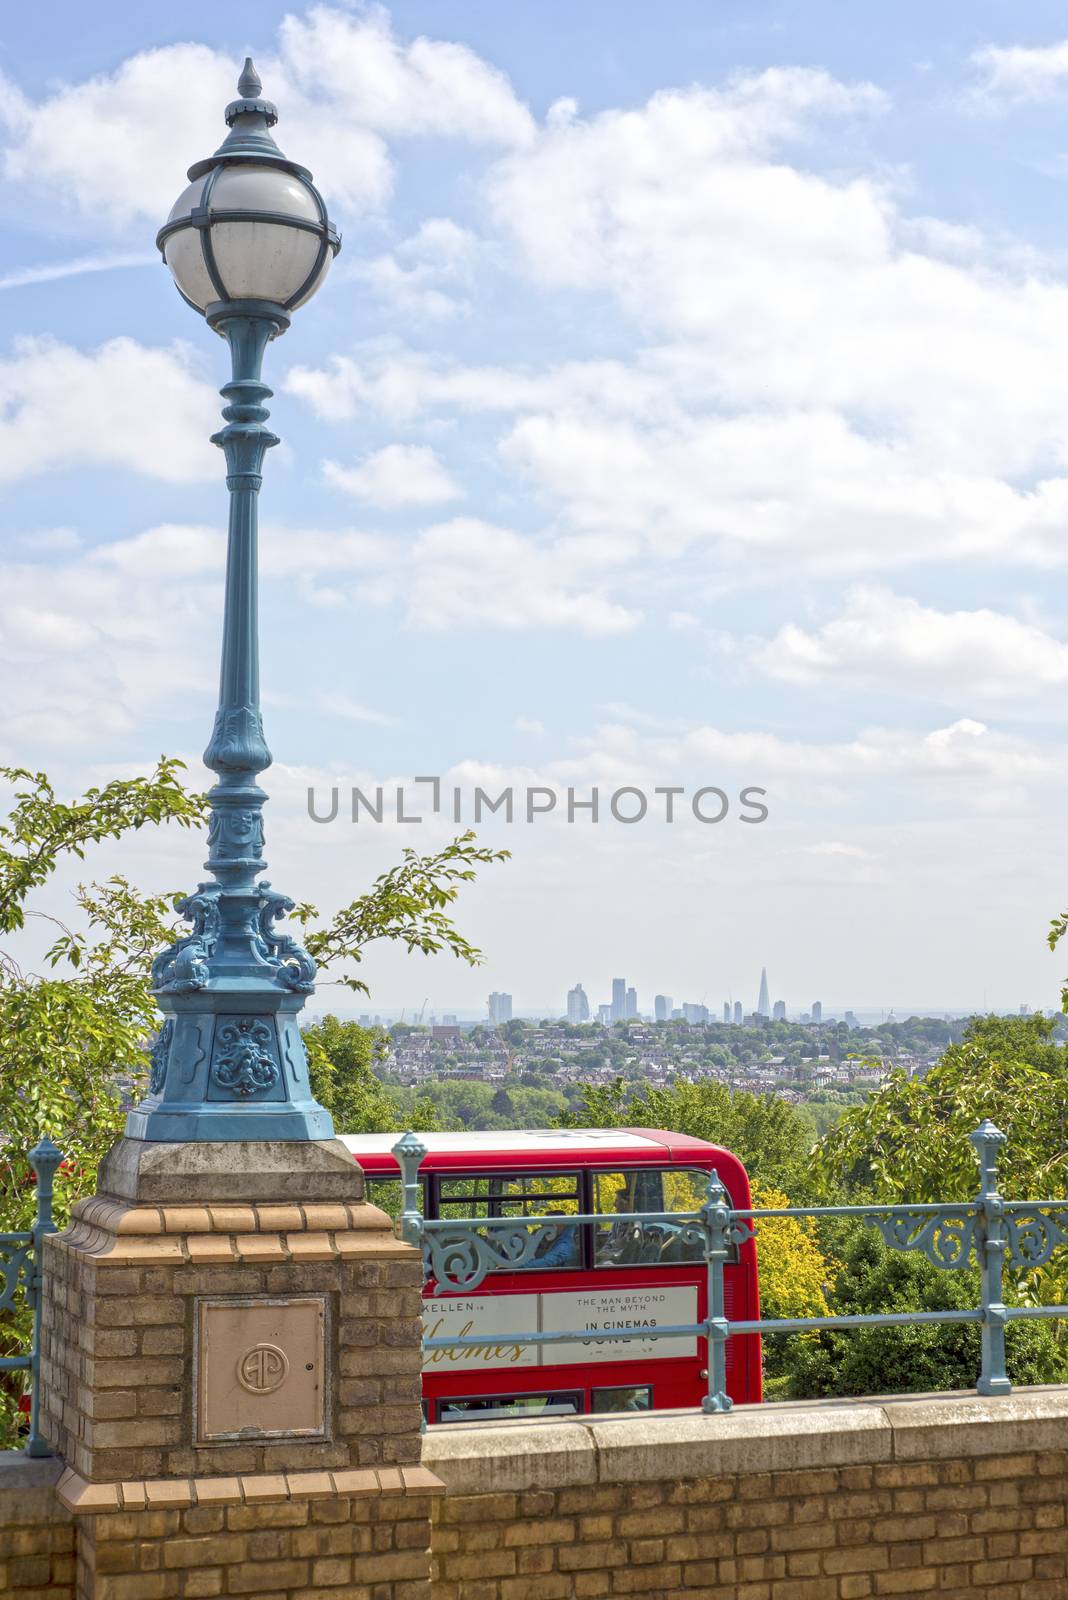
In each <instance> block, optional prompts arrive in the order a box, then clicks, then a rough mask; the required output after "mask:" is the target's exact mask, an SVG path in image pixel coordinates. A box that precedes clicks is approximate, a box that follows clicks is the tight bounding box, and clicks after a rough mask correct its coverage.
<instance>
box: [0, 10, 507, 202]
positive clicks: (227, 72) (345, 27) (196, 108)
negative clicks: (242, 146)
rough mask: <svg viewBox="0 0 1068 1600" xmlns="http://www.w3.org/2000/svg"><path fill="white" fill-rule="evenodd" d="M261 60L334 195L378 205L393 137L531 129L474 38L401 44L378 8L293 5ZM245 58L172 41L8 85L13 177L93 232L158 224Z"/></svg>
mask: <svg viewBox="0 0 1068 1600" xmlns="http://www.w3.org/2000/svg"><path fill="white" fill-rule="evenodd" d="M257 64H258V66H259V68H260V73H261V76H262V78H263V80H264V92H265V93H266V95H267V96H268V98H272V99H275V100H276V101H277V102H278V103H279V106H280V109H281V111H282V114H283V118H284V121H283V123H282V126H281V128H280V130H279V135H278V137H279V143H280V144H281V146H282V148H283V149H285V150H287V151H290V152H291V153H293V154H295V155H296V156H298V157H299V159H300V160H301V161H302V162H305V163H306V164H307V165H309V166H310V167H312V168H313V169H314V170H315V173H316V177H317V179H318V181H319V182H320V183H321V184H322V186H323V189H324V192H325V193H326V194H327V195H328V196H329V197H330V199H331V201H332V202H333V203H334V204H335V205H346V206H350V207H355V208H365V207H368V206H378V205H381V204H382V203H383V201H384V200H385V199H386V198H387V196H388V194H389V190H390V186H391V182H392V163H391V160H390V156H389V149H388V143H387V141H388V140H389V139H391V138H400V137H411V136H413V135H414V136H431V137H435V138H439V139H440V138H456V139H463V140H467V141H470V142H472V143H476V144H487V145H491V146H494V145H496V146H506V147H510V146H513V145H518V144H522V143H525V142H528V141H529V140H530V138H531V137H532V135H533V128H534V124H533V121H532V119H531V116H530V113H529V111H528V110H527V109H526V107H525V106H524V105H522V104H521V102H520V101H519V100H518V99H517V98H516V95H515V93H514V91H513V90H512V88H511V85H510V84H509V82H508V80H507V78H506V77H505V76H504V74H503V73H501V72H499V71H497V70H496V68H494V67H492V66H490V65H489V64H488V63H486V62H485V61H483V60H482V59H481V58H480V57H479V56H478V55H476V53H475V52H474V51H473V50H470V49H468V47H467V46H466V45H462V44H455V43H452V42H449V41H440V40H434V39H428V38H425V37H420V38H417V39H415V40H413V41H411V42H410V43H405V42H402V41H401V40H399V39H398V38H397V37H396V36H395V35H394V33H393V31H392V28H391V24H390V20H389V16H388V14H387V13H386V12H385V11H384V10H382V9H381V8H379V7H370V8H368V9H367V10H365V11H362V12H361V13H360V14H358V15H353V14H352V13H350V12H348V11H344V10H336V9H333V8H331V7H329V6H314V7H312V8H311V9H310V10H309V11H307V12H306V13H305V14H304V15H302V16H296V15H290V16H287V17H286V18H285V19H284V20H283V22H282V24H281V27H280V29H279V34H278V45H277V54H276V55H275V56H273V57H270V56H265V57H263V58H262V59H260V60H259V61H258V63H257ZM237 66H238V63H237V62H236V61H235V60H234V59H233V58H231V57H228V56H226V55H223V54H222V53H221V52H219V51H216V50H212V49H209V48H208V47H207V46H206V45H201V44H174V45H165V46H162V47H160V48H156V49H150V50H143V51H140V52H138V53H137V54H135V55H132V56H129V57H128V58H127V59H126V60H125V61H123V62H122V63H121V64H120V66H119V67H118V68H117V69H116V70H115V71H114V72H112V73H101V74H98V75H97V76H95V77H92V78H89V79H87V80H86V81H85V82H83V83H76V84H65V85H61V86H60V87H59V88H56V89H54V90H52V91H51V92H50V93H48V94H47V95H45V96H44V97H43V98H42V99H40V100H37V101H34V100H31V99H30V98H29V97H28V96H27V95H25V94H24V93H22V92H21V91H20V90H19V89H18V87H17V86H15V85H13V84H10V83H7V84H3V85H0V89H2V91H3V92H2V93H0V106H2V109H0V122H2V124H3V126H4V127H5V128H6V147H5V149H4V150H3V172H4V175H5V177H6V178H7V180H8V181H9V182H10V183H13V184H17V185H20V186H22V187H24V188H26V189H30V188H31V186H32V188H33V189H34V190H40V188H41V187H44V188H45V189H46V190H48V191H50V192H51V193H52V194H54V195H55V196H57V197H58V198H59V199H60V200H61V201H62V202H63V203H65V204H66V205H68V206H70V207H71V208H72V210H74V211H78V212H81V213H82V214H83V215H84V216H86V217H87V218H91V219H92V223H93V226H94V230H95V231H96V232H97V233H99V229H100V226H101V224H102V222H103V221H105V220H106V221H110V222H111V223H112V224H113V225H114V226H116V227H119V228H123V227H126V226H128V225H129V224H130V223H132V222H136V221H140V220H141V219H142V218H148V219H151V220H153V221H155V222H156V223H157V224H158V223H160V222H162V221H163V219H164V218H165V217H166V215H167V212H168V210H169V209H170V206H171V204H172V203H173V201H174V200H175V198H176V197H177V196H178V194H179V193H180V192H181V190H182V188H183V187H184V182H185V180H184V176H183V172H184V167H185V166H186V165H187V164H188V162H189V161H191V160H193V159H195V158H197V157H201V156H207V155H210V154H211V152H212V151H213V150H214V149H216V148H217V147H218V145H219V144H220V143H221V140H222V138H223V136H224V134H225V126H224V125H223V123H222V111H223V108H224V106H225V105H226V104H227V102H228V101H229V100H231V99H233V98H234V97H235V81H236V69H237Z"/></svg>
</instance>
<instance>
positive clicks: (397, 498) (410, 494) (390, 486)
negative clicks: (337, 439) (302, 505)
mask: <svg viewBox="0 0 1068 1600" xmlns="http://www.w3.org/2000/svg"><path fill="white" fill-rule="evenodd" d="M323 475H324V477H325V478H326V480H327V482H328V483H332V484H333V485H334V487H335V488H337V489H342V490H344V492H345V493H346V494H351V495H352V496H354V498H355V499H357V500H363V501H365V502H366V503H367V504H368V505H373V506H383V507H385V508H387V509H392V508H394V507H397V506H432V505H439V504H441V502H442V501H445V500H457V499H460V498H461V497H462V494H463V491H462V490H461V488H460V487H459V485H458V484H457V483H455V482H454V481H453V479H452V478H451V477H450V475H449V473H448V470H447V469H446V467H445V466H444V465H443V463H442V462H441V461H440V460H439V458H438V457H437V456H436V455H435V453H434V451H433V450H431V449H430V447H429V446H428V445H420V444H389V445H386V446H385V448H384V449H382V450H376V451H375V452H374V453H373V454H372V455H369V456H367V457H366V458H365V459H364V460H363V461H361V462H360V464H359V466H356V467H343V466H341V465H340V464H339V463H338V462H336V461H324V462H323Z"/></svg>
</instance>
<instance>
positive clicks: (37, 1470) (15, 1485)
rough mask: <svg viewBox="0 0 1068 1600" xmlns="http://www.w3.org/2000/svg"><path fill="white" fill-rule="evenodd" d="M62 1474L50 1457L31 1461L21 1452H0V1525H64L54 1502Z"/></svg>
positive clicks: (65, 1518) (61, 1509)
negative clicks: (56, 1523)
mask: <svg viewBox="0 0 1068 1600" xmlns="http://www.w3.org/2000/svg"><path fill="white" fill-rule="evenodd" d="M62 1473H63V1463H62V1461H57V1460H56V1459H55V1457H54V1456H48V1457H46V1458H45V1459H43V1460H40V1459H39V1460H36V1461H35V1460H34V1459H33V1458H32V1457H31V1456H28V1455H26V1453H25V1452H24V1451H22V1450H0V1525H3V1526H5V1527H7V1526H13V1525H19V1524H27V1523H28V1524H31V1525H32V1524H36V1523H46V1522H68V1521H69V1520H70V1513H69V1512H68V1511H67V1510H66V1509H65V1508H64V1507H63V1506H61V1505H60V1504H59V1501H58V1500H57V1499H56V1485H57V1483H58V1482H59V1479H60V1477H61V1476H62Z"/></svg>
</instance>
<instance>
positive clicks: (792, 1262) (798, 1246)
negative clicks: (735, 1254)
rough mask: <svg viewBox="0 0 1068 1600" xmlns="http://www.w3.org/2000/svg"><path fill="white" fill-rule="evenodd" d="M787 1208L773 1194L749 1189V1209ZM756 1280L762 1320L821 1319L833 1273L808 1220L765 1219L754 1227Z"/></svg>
mask: <svg viewBox="0 0 1068 1600" xmlns="http://www.w3.org/2000/svg"><path fill="white" fill-rule="evenodd" d="M789 1204H790V1200H789V1197H788V1196H787V1195H785V1194H783V1193H781V1191H780V1190H778V1189H771V1188H756V1187H754V1189H753V1205H754V1207H755V1208H757V1209H759V1210H762V1211H781V1210H783V1209H785V1208H786V1207H788V1206H789ZM756 1253H757V1277H758V1280H759V1283H760V1315H761V1316H762V1317H825V1316H827V1314H828V1313H827V1293H828V1291H829V1289H830V1286H831V1283H832V1280H833V1278H834V1269H833V1267H832V1266H831V1264H830V1262H828V1260H827V1259H826V1257H825V1256H824V1254H823V1251H822V1250H821V1249H820V1242H819V1238H818V1235H817V1231H816V1224H815V1222H814V1221H813V1220H812V1218H811V1217H767V1218H765V1219H763V1220H762V1221H761V1222H759V1223H758V1224H757V1226H756Z"/></svg>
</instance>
